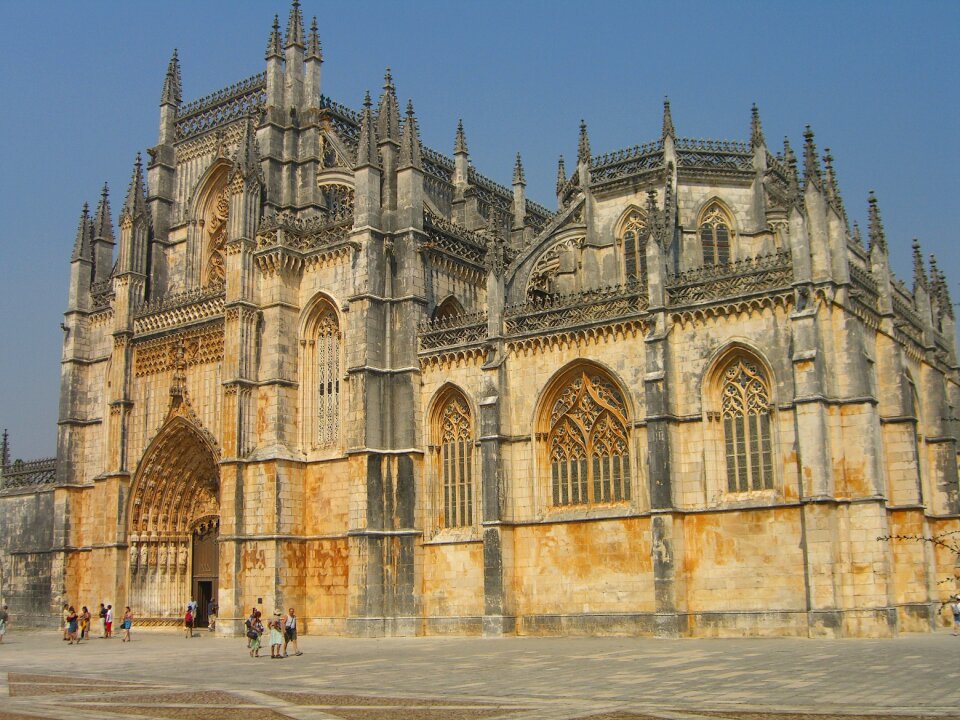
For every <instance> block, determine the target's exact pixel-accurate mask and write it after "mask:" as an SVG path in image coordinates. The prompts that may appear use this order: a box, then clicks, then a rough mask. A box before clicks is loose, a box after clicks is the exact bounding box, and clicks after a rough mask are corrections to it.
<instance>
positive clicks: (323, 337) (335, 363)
mask: <svg viewBox="0 0 960 720" xmlns="http://www.w3.org/2000/svg"><path fill="white" fill-rule="evenodd" d="M301 346H302V361H303V362H302V365H301V367H302V368H303V370H304V373H305V377H304V378H303V394H304V397H303V401H304V413H305V417H306V418H307V421H306V422H305V423H304V427H305V429H306V431H307V435H308V437H306V438H305V440H306V441H307V444H308V445H309V446H310V447H311V448H313V449H318V448H327V447H332V446H335V445H336V444H337V442H338V441H339V439H340V380H341V371H340V364H341V359H340V355H341V332H340V324H339V322H338V319H337V313H336V311H335V310H334V309H333V307H332V306H331V305H330V304H328V303H326V302H321V303H320V304H319V305H318V307H317V308H315V310H314V312H313V314H312V315H311V317H310V320H309V322H308V323H307V325H306V330H305V332H304V337H303V338H302V341H301Z"/></svg>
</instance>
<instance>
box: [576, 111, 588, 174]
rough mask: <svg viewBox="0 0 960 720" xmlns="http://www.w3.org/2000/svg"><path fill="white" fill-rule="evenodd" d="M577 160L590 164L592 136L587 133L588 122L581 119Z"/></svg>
mask: <svg viewBox="0 0 960 720" xmlns="http://www.w3.org/2000/svg"><path fill="white" fill-rule="evenodd" d="M577 162H578V163H583V164H584V165H589V164H590V138H589V136H588V135H587V123H586V121H585V120H580V143H579V144H578V145H577Z"/></svg>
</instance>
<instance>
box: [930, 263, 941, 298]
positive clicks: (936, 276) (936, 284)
mask: <svg viewBox="0 0 960 720" xmlns="http://www.w3.org/2000/svg"><path fill="white" fill-rule="evenodd" d="M930 294H931V295H932V296H933V298H934V300H936V301H937V306H938V307H939V308H941V309H942V308H943V278H942V277H941V276H940V268H939V267H937V256H936V255H934V254H933V253H930Z"/></svg>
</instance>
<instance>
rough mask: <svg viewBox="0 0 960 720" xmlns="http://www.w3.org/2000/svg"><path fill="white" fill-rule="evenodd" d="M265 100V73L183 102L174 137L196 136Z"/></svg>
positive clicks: (182, 138) (260, 106) (246, 113)
mask: <svg viewBox="0 0 960 720" xmlns="http://www.w3.org/2000/svg"><path fill="white" fill-rule="evenodd" d="M266 100H267V75H266V73H259V74H257V75H254V76H253V77H249V78H247V79H246V80H241V81H240V82H238V83H235V84H233V85H230V86H229V87H226V88H224V89H223V90H218V91H217V92H215V93H211V94H210V95H207V96H206V97H202V98H200V99H198V100H194V101H192V102H189V103H187V104H186V105H183V106H182V107H181V108H180V112H179V114H178V116H177V122H176V131H177V140H186V139H187V138H190V137H193V136H195V135H199V134H200V133H203V132H206V131H207V130H212V129H214V128H217V127H220V126H221V125H225V124H226V123H228V122H231V121H233V120H237V119H238V118H241V117H244V116H246V115H250V114H251V113H254V112H257V111H258V110H259V109H260V108H262V107H263V105H264V104H265V103H266Z"/></svg>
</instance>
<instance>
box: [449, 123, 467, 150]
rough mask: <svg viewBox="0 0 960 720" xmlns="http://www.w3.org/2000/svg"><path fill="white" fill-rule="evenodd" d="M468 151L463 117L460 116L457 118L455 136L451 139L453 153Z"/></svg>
mask: <svg viewBox="0 0 960 720" xmlns="http://www.w3.org/2000/svg"><path fill="white" fill-rule="evenodd" d="M469 152H470V151H469V150H467V136H466V135H465V134H464V132H463V118H461V119H459V120H457V137H456V138H455V139H454V141H453V154H454V155H459V154H460V153H463V154H464V155H466V154H467V153H469Z"/></svg>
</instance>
